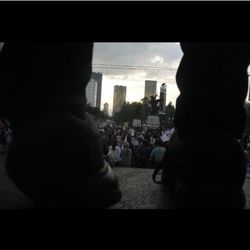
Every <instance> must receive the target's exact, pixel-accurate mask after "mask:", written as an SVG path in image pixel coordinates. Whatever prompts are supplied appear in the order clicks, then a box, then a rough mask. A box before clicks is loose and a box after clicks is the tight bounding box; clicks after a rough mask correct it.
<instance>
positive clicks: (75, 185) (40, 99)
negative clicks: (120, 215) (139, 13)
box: [0, 42, 121, 209]
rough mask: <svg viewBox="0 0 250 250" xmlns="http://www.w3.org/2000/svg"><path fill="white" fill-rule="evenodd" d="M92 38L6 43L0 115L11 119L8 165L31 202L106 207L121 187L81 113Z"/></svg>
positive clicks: (1, 69)
mask: <svg viewBox="0 0 250 250" xmlns="http://www.w3.org/2000/svg"><path fill="white" fill-rule="evenodd" d="M92 51H93V44H92V43H46V42H45V43H27V42H20V43H5V45H4V46H3V49H2V51H1V54H0V95H1V96H0V102H1V103H0V116H4V117H7V118H8V119H9V120H10V121H11V124H12V130H13V140H12V143H11V145H10V147H9V152H8V155H7V160H6V167H7V172H8V174H9V176H10V178H11V179H12V180H13V181H14V183H15V184H16V186H17V187H18V188H19V189H20V190H21V191H22V192H23V193H24V194H26V195H27V196H28V197H29V198H30V199H31V200H32V201H33V202H34V207H35V208H45V209H46V208H48V209H50V208H51V209H54V208H55V209H67V208H70V209H80V208H107V207H109V206H111V205H112V204H114V203H116V202H118V201H119V200H120V197H121V193H120V190H119V187H118V182H117V179H116V177H115V176H114V174H113V172H112V170H111V168H110V166H109V165H108V164H107V163H105V162H104V160H103V152H102V148H101V144H100V139H99V135H98V131H96V130H95V128H94V126H93V124H92V123H91V121H90V119H89V118H88V116H87V115H86V114H85V106H86V98H85V87H86V85H87V83H88V81H89V79H90V75H91V71H92V66H91V64H92Z"/></svg>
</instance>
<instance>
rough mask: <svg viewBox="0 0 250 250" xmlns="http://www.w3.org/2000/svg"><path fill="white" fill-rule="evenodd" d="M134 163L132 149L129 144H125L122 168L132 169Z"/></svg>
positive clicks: (122, 154) (122, 153)
mask: <svg viewBox="0 0 250 250" xmlns="http://www.w3.org/2000/svg"><path fill="white" fill-rule="evenodd" d="M131 163H132V149H131V148H130V147H129V143H128V142H124V144H123V149H122V152H121V166H122V167H131Z"/></svg>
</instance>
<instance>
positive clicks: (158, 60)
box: [151, 56, 164, 64]
mask: <svg viewBox="0 0 250 250" xmlns="http://www.w3.org/2000/svg"><path fill="white" fill-rule="evenodd" d="M151 63H155V64H158V63H164V58H163V57H161V56H155V57H154V58H153V59H152V60H151Z"/></svg>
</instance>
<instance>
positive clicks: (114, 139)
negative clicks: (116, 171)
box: [99, 126, 173, 169]
mask: <svg viewBox="0 0 250 250" xmlns="http://www.w3.org/2000/svg"><path fill="white" fill-rule="evenodd" d="M99 133H100V136H101V139H102V145H103V152H104V157H105V159H106V160H107V161H108V162H109V163H110V165H111V166H112V167H135V168H152V169H154V168H156V167H157V166H158V165H159V164H160V162H161V161H162V159H163V156H164V154H165V151H166V145H167V142H168V140H169V139H170V136H171V134H172V133H173V129H166V128H162V129H147V130H144V129H142V128H133V127H130V128H112V127H111V126H106V127H104V128H102V129H99Z"/></svg>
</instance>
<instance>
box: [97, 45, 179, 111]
mask: <svg viewBox="0 0 250 250" xmlns="http://www.w3.org/2000/svg"><path fill="white" fill-rule="evenodd" d="M181 58H182V51H181V48H180V45H179V43H95V45H94V57H93V72H101V73H102V74H103V79H102V98H101V107H103V105H104V103H108V104H109V114H110V115H111V114H112V109H113V89H114V86H115V85H123V86H126V87H127V101H128V102H130V103H131V102H140V100H141V99H143V98H144V88H145V80H151V81H157V88H156V94H157V95H158V96H160V86H161V84H162V83H166V84H167V85H168V92H167V100H168V102H170V101H171V102H172V103H173V105H175V101H176V98H177V97H178V96H179V90H178V88H177V84H176V80H175V75H176V72H177V69H178V66H179V63H180V60H181ZM96 65H101V66H102V65H119V67H117V66H116V67H113V68H111V67H109V66H107V67H106V68H105V67H104V66H102V67H100V66H99V68H98V66H96ZM121 65H127V67H124V66H121ZM131 66H139V67H137V68H133V67H131ZM141 66H145V67H141ZM156 67H159V70H158V69H156ZM164 67H165V68H166V70H165V69H164ZM162 68H163V69H162Z"/></svg>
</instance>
